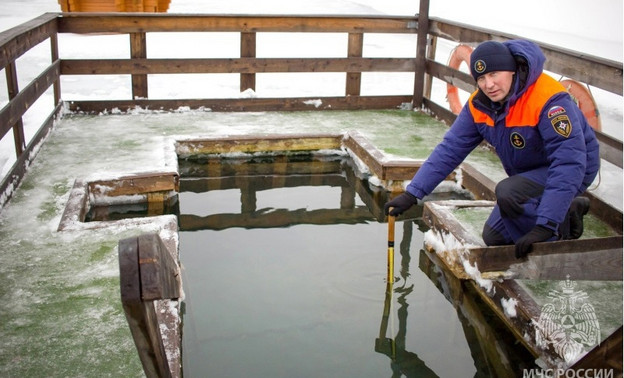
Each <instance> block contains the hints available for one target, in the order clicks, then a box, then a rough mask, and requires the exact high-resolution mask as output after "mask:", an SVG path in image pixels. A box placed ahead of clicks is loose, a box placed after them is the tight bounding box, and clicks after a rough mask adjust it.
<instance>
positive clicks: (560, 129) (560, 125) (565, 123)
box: [550, 114, 572, 138]
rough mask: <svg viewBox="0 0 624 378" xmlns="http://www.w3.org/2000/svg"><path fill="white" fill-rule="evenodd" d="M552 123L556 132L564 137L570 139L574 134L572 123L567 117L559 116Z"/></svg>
mask: <svg viewBox="0 0 624 378" xmlns="http://www.w3.org/2000/svg"><path fill="white" fill-rule="evenodd" d="M550 123H552V125H553V128H554V129H555V132H556V133H557V134H559V135H561V136H562V137H565V138H567V137H569V136H570V133H572V123H571V122H570V119H569V118H568V116H567V115H565V114H563V115H559V116H556V117H554V118H552V119H551V120H550Z"/></svg>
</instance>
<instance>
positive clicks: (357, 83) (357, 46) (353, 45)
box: [345, 33, 364, 96]
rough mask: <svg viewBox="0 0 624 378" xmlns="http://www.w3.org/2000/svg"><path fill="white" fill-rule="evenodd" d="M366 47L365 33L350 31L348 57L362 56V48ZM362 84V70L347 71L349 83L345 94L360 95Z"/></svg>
mask: <svg viewBox="0 0 624 378" xmlns="http://www.w3.org/2000/svg"><path fill="white" fill-rule="evenodd" d="M363 48H364V34H362V33H349V43H348V47H347V50H348V51H347V57H349V58H362V50H363ZM361 85H362V72H361V71H356V72H352V71H351V72H347V83H346V88H345V95H347V96H359V95H360V89H361Z"/></svg>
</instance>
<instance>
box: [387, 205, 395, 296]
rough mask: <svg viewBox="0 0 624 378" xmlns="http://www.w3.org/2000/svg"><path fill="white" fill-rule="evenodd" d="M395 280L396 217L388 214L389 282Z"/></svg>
mask: <svg viewBox="0 0 624 378" xmlns="http://www.w3.org/2000/svg"><path fill="white" fill-rule="evenodd" d="M393 282H394V217H393V216H392V215H388V283H390V284H391V283H393Z"/></svg>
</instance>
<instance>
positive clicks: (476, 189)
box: [460, 162, 496, 201]
mask: <svg viewBox="0 0 624 378" xmlns="http://www.w3.org/2000/svg"><path fill="white" fill-rule="evenodd" d="M460 168H461V171H462V186H463V187H464V188H466V189H467V190H469V191H470V192H471V193H473V194H474V196H475V198H476V199H480V200H487V201H495V200H496V195H495V194H494V189H495V188H496V183H495V182H494V181H493V180H492V179H491V178H489V177H487V176H486V175H484V174H483V173H481V172H479V171H478V170H477V169H475V168H474V167H473V166H472V165H470V164H469V163H466V162H463V163H462V164H461V165H460Z"/></svg>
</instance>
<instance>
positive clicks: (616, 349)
mask: <svg viewBox="0 0 624 378" xmlns="http://www.w3.org/2000/svg"><path fill="white" fill-rule="evenodd" d="M622 355H623V353H622V327H621V326H620V328H618V329H617V330H615V332H613V333H612V334H611V335H609V337H607V338H606V339H605V340H603V341H602V342H601V343H600V344H598V345H596V346H595V347H594V349H592V350H590V351H589V352H587V354H586V355H585V356H583V357H582V358H581V359H580V360H578V361H577V362H576V363H575V364H574V365H572V366H571V367H570V369H569V370H572V371H601V370H602V371H605V376H606V373H607V372H608V371H609V369H611V370H612V371H613V375H612V376H613V377H622ZM565 376H571V375H570V374H566V375H563V377H565Z"/></svg>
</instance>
